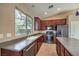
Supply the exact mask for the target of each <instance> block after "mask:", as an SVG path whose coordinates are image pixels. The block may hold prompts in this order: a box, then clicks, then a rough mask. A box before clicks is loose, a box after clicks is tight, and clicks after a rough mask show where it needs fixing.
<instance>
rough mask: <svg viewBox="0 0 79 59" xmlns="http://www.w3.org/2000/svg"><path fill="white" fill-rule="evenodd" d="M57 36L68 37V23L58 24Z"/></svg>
mask: <svg viewBox="0 0 79 59" xmlns="http://www.w3.org/2000/svg"><path fill="white" fill-rule="evenodd" d="M57 36H58V37H68V25H57Z"/></svg>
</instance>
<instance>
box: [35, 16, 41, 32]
mask: <svg viewBox="0 0 79 59" xmlns="http://www.w3.org/2000/svg"><path fill="white" fill-rule="evenodd" d="M34 30H40V18H39V17H34Z"/></svg>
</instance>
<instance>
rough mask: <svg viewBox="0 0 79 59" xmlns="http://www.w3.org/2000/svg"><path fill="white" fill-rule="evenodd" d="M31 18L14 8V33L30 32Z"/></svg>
mask: <svg viewBox="0 0 79 59" xmlns="http://www.w3.org/2000/svg"><path fill="white" fill-rule="evenodd" d="M32 22H33V21H32V18H31V17H30V16H28V15H25V14H24V13H23V12H21V11H20V10H18V9H15V30H16V35H20V34H31V33H32V25H33V23H32Z"/></svg>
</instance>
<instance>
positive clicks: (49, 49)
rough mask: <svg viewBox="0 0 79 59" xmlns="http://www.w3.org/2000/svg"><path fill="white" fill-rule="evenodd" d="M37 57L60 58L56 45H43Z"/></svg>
mask: <svg viewBox="0 0 79 59" xmlns="http://www.w3.org/2000/svg"><path fill="white" fill-rule="evenodd" d="M36 56H58V55H57V52H56V44H47V43H43V44H42V46H41V48H40V50H39V51H38V53H37V55H36Z"/></svg>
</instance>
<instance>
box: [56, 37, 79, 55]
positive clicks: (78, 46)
mask: <svg viewBox="0 0 79 59" xmlns="http://www.w3.org/2000/svg"><path fill="white" fill-rule="evenodd" d="M56 50H57V54H58V55H59V56H79V52H78V51H79V40H78V39H74V38H67V37H56Z"/></svg>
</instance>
